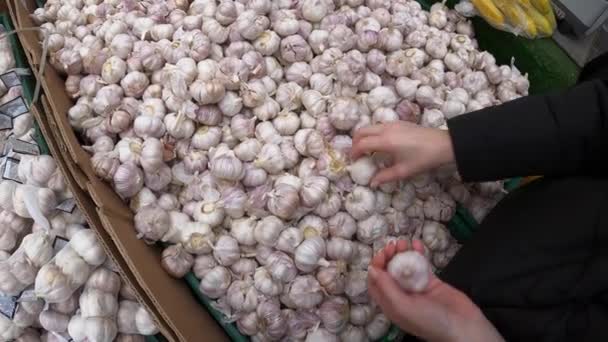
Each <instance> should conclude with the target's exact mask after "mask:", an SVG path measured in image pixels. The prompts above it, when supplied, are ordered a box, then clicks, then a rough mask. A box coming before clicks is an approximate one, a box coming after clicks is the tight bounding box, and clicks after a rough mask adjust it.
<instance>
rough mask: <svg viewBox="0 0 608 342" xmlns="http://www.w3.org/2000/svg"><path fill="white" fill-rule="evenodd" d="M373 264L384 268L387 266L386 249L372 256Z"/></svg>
mask: <svg viewBox="0 0 608 342" xmlns="http://www.w3.org/2000/svg"><path fill="white" fill-rule="evenodd" d="M372 266H374V267H376V268H378V269H381V270H383V269H384V267H385V266H386V257H385V256H384V249H381V250H380V252H378V253H376V255H374V257H373V258H372Z"/></svg>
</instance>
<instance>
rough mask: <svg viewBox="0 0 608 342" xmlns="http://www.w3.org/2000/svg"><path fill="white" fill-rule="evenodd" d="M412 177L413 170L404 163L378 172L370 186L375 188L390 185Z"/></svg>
mask: <svg viewBox="0 0 608 342" xmlns="http://www.w3.org/2000/svg"><path fill="white" fill-rule="evenodd" d="M411 175H412V170H411V169H410V168H409V167H408V166H407V165H406V164H403V163H400V164H395V165H393V166H391V167H388V168H385V169H381V170H380V171H378V172H377V173H376V174H375V175H374V177H373V178H372V181H371V183H370V186H371V187H372V188H375V187H377V186H378V185H381V184H384V183H388V182H390V181H394V180H399V179H403V178H407V177H409V176H411Z"/></svg>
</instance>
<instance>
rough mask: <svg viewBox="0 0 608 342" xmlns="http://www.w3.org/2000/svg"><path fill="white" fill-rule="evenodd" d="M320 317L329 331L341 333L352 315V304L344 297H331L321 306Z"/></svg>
mask: <svg viewBox="0 0 608 342" xmlns="http://www.w3.org/2000/svg"><path fill="white" fill-rule="evenodd" d="M318 312H319V317H320V318H321V322H323V326H324V327H325V329H327V331H329V332H330V333H334V334H339V333H340V332H341V331H343V330H344V329H345V328H346V325H347V324H348V321H349V318H350V317H349V316H350V306H349V304H348V300H347V299H346V298H344V297H331V298H328V299H326V300H325V301H324V302H323V303H321V305H320V306H319V310H318Z"/></svg>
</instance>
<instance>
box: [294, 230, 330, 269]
mask: <svg viewBox="0 0 608 342" xmlns="http://www.w3.org/2000/svg"><path fill="white" fill-rule="evenodd" d="M294 256H295V264H296V267H297V268H298V269H299V270H301V271H302V272H306V273H308V272H312V271H313V270H314V269H316V268H317V266H324V267H327V266H328V265H329V263H328V262H327V260H325V259H324V257H325V240H323V238H322V237H320V236H313V237H310V238H307V239H306V240H304V241H302V243H300V245H298V247H296V250H295V253H294Z"/></svg>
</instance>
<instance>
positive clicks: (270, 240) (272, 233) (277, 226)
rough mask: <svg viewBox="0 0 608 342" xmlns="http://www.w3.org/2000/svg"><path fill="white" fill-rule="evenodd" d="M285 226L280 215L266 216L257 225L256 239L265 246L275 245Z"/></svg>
mask: <svg viewBox="0 0 608 342" xmlns="http://www.w3.org/2000/svg"><path fill="white" fill-rule="evenodd" d="M283 227H284V226H283V221H281V219H279V218H278V217H276V216H272V215H271V216H266V217H264V218H263V219H261V220H260V221H259V222H258V223H257V225H256V226H255V230H254V236H255V239H256V241H257V242H258V243H260V244H262V245H264V246H268V247H273V246H274V245H275V244H276V242H277V239H278V238H279V235H280V234H281V231H282V230H283Z"/></svg>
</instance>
